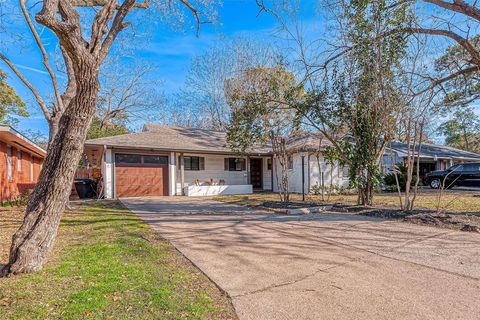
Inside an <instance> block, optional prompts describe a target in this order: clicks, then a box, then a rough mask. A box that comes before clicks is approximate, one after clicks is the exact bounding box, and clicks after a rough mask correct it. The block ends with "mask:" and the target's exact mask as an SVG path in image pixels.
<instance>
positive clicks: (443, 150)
mask: <svg viewBox="0 0 480 320" xmlns="http://www.w3.org/2000/svg"><path fill="white" fill-rule="evenodd" d="M391 146H392V150H393V151H395V152H397V153H398V155H399V156H401V157H404V156H407V153H408V145H407V144H406V143H402V142H398V141H392V142H391ZM388 147H390V144H388ZM415 152H417V151H415ZM420 157H422V158H432V159H435V158H437V159H458V160H479V161H480V154H478V153H473V152H468V151H465V150H460V149H456V148H452V147H447V146H442V145H437V144H430V143H423V144H422V148H421V150H420Z"/></svg>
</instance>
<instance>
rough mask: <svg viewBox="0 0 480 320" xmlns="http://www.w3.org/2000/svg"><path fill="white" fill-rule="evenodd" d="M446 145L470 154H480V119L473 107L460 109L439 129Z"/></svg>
mask: <svg viewBox="0 0 480 320" xmlns="http://www.w3.org/2000/svg"><path fill="white" fill-rule="evenodd" d="M438 131H439V133H440V134H442V135H444V136H445V144H446V145H448V146H451V147H454V148H459V149H463V150H467V151H470V152H477V153H478V152H480V117H479V116H478V115H477V114H476V113H475V110H474V109H473V108H472V107H469V108H465V107H459V108H458V109H457V110H456V111H455V112H454V113H453V117H452V118H451V119H450V120H447V121H445V122H444V123H442V124H441V125H440V126H439V127H438Z"/></svg>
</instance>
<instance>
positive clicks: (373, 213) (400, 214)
mask: <svg viewBox="0 0 480 320" xmlns="http://www.w3.org/2000/svg"><path fill="white" fill-rule="evenodd" d="M332 211H333V212H348V213H353V214H359V215H363V216H369V217H377V218H384V219H396V220H403V221H406V222H410V223H415V224H424V225H433V226H436V227H441V228H448V229H455V230H460V231H466V232H480V212H466V213H437V212H435V211H433V210H422V209H419V210H413V211H412V212H405V211H402V210H399V209H396V208H377V207H366V206H348V205H341V204H336V205H334V207H333V210H332Z"/></svg>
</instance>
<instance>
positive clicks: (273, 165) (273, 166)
mask: <svg viewBox="0 0 480 320" xmlns="http://www.w3.org/2000/svg"><path fill="white" fill-rule="evenodd" d="M270 159H271V161H272V170H270V174H271V184H272V192H274V190H273V170H274V168H275V162H274V161H273V156H271V157H270Z"/></svg>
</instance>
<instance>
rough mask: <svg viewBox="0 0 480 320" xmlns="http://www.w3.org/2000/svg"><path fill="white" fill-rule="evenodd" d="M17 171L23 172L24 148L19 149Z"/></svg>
mask: <svg viewBox="0 0 480 320" xmlns="http://www.w3.org/2000/svg"><path fill="white" fill-rule="evenodd" d="M17 172H22V150H20V149H17Z"/></svg>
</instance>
